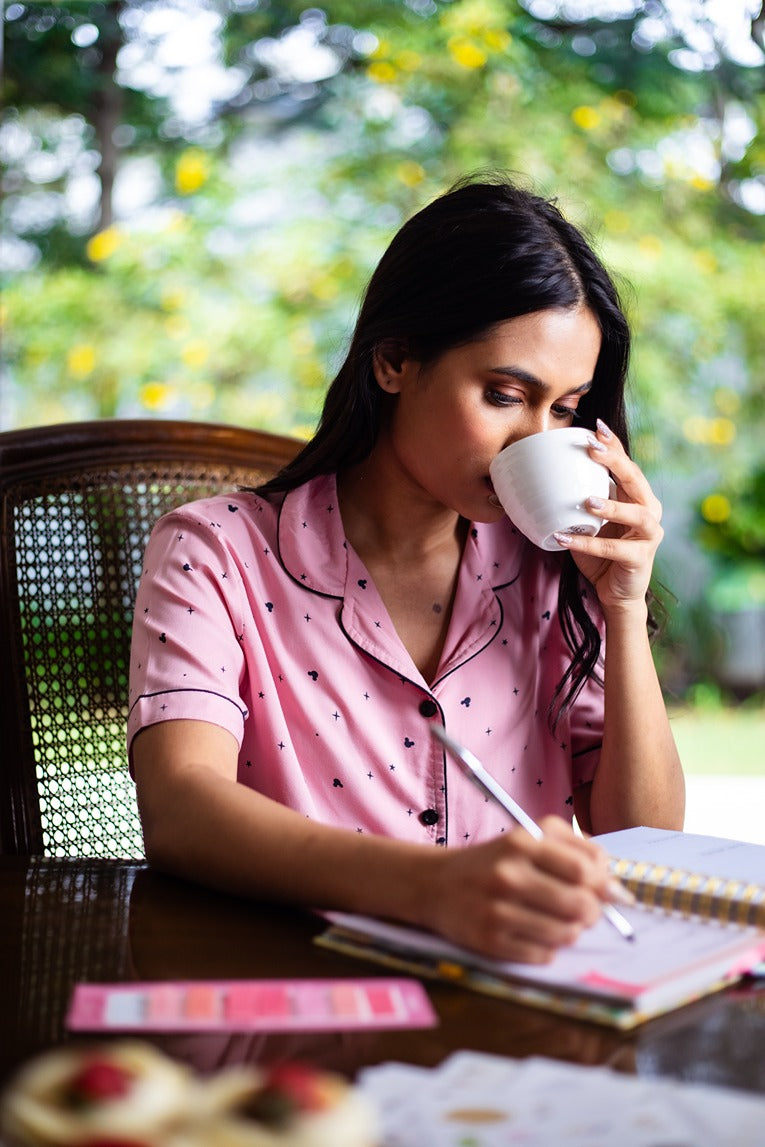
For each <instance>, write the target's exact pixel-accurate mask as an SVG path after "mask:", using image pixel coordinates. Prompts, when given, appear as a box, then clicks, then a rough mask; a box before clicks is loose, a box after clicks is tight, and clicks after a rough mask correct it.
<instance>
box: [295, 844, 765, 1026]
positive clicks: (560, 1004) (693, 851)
mask: <svg viewBox="0 0 765 1147" xmlns="http://www.w3.org/2000/svg"><path fill="white" fill-rule="evenodd" d="M598 840H599V842H600V843H601V844H602V845H603V847H604V848H606V849H607V851H608V852H609V853H610V854H611V856H612V857H613V858H614V859H613V861H612V867H613V869H614V871H615V872H617V873H618V874H619V875H620V876H622V878H623V879H625V882H626V883H628V884H629V886H630V887H631V888H632V889H633V891H635V894H636V896H637V897H638V899H639V901H642V902H641V903H638V904H637V905H636V906H635V907H634V908H628V909H621V908H620V911H623V912H624V915H626V916H627V918H628V919H629V920H630V922H631V923H632V925H633V927H634V929H635V933H636V939H635V942H634V943H633V944H625V942H624V940H623V939H622V937H621V936H619V935H618V934H617V933H616V932H615V931H614V929H612V928H610V927H609V926H608V924H607V923H606V922H605V921H604V920H601V921H599V923H598V924H596V925H595V927H594V928H590V929H588V930H587V931H586V932H584V933H583V934H582V935H581V936H580V937H579V939H578V941H577V942H576V943H575V944H573V945H571V946H570V947H568V948H563V949H561V950H560V951H559V952H558V953H556V955H555V958H554V959H553V961H552V962H551V963H550V964H546V965H543V966H537V965H529V964H518V963H512V962H502V961H496V960H489V959H485V958H483V957H481V956H479V955H478V954H476V953H474V952H470V951H468V950H467V949H464V948H460V947H458V946H457V945H454V944H451V943H449V942H448V941H446V940H444V939H443V938H441V937H439V936H436V935H433V934H432V933H428V932H423V931H420V930H418V929H415V928H409V927H406V926H403V925H399V924H394V923H390V922H387V921H383V920H377V919H372V918H369V917H361V916H350V915H347V914H343V913H330V914H329V920H330V928H329V929H328V930H327V931H325V932H324V933H322V934H321V935H320V936H318V937H317V939H316V943H318V944H319V945H321V946H323V947H327V948H331V949H333V950H335V951H341V952H344V953H345V954H347V955H350V956H355V957H359V958H361V959H366V960H373V961H375V962H376V963H380V964H383V965H384V966H386V967H388V968H395V969H398V970H400V971H406V972H408V973H410V974H412V973H414V974H417V975H420V976H422V977H425V978H432V979H442V980H443V979H450V980H452V981H453V982H454V983H457V984H460V985H462V986H463V987H466V988H469V989H472V990H474V991H480V992H484V993H487V994H490V995H495V996H500V997H504V998H508V999H512V1000H515V1001H518V1002H522V1003H526V1004H529V1005H531V1006H534V1007H538V1008H544V1009H546V1010H549V1011H554V1012H559V1013H561V1014H566V1015H574V1016H578V1017H580V1018H583V1019H590V1020H594V1021H595V1022H598V1023H603V1024H607V1025H609V1026H613V1027H617V1028H623V1029H626V1028H631V1027H634V1026H636V1025H637V1024H640V1023H642V1022H644V1021H645V1020H648V1019H650V1018H652V1017H653V1016H657V1015H661V1014H662V1013H664V1012H667V1011H671V1010H673V1009H675V1008H678V1007H680V1006H682V1005H683V1004H686V1003H690V1002H691V1001H693V1000H695V999H698V998H700V997H702V996H705V995H708V994H710V993H711V992H714V991H719V990H720V989H722V988H724V987H725V986H727V985H728V984H731V983H734V982H735V981H737V980H739V979H740V978H741V977H742V976H743V975H745V974H746V973H747V972H749V971H751V970H752V969H754V968H756V967H757V966H758V965H759V964H760V962H761V961H762V960H764V959H765V931H762V930H761V929H760V928H759V927H758V926H757V925H758V924H759V923H761V922H762V915H761V906H762V904H763V901H764V900H765V847H764V846H761V845H751V844H742V843H741V842H738V841H726V840H723V839H722V838H717V837H702V836H697V835H693V834H689V833H674V832H667V831H662V830H655V829H645V828H638V829H628V830H626V831H624V832H619V833H610V834H607V835H605V836H602V837H599V838H598Z"/></svg>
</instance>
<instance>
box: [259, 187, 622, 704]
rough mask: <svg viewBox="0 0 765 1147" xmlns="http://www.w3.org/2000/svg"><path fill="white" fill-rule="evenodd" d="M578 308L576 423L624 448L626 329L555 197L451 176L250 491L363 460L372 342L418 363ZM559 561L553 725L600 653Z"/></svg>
mask: <svg viewBox="0 0 765 1147" xmlns="http://www.w3.org/2000/svg"><path fill="white" fill-rule="evenodd" d="M581 305H584V306H587V307H588V308H589V309H590V311H591V312H592V314H593V315H594V316H595V319H596V320H597V322H598V325H599V327H600V331H601V348H600V354H599V355H598V360H597V364H596V367H595V373H594V375H593V379H592V389H591V390H590V391H589V393H588V394H587V395H586V396H585V397H584V398H583V399H582V400H581V402H580V404H579V408H578V415H579V418H578V420H577V422H578V423H579V424H581V425H583V426H587V427H590V428H591V429H594V427H595V420H596V419H597V418H602V419H603V421H604V422H605V423H606V424H607V425H608V426H610V427H611V429H612V430H613V431H614V433H615V434H616V435H618V437H619V438H620V439H621V441H622V442H623V443H624V445H625V447H626V448H627V449H629V441H628V433H627V424H626V416H625V401H624V389H625V382H626V377H627V367H628V362H629V352H630V330H629V325H628V323H627V319H626V317H625V315H624V312H623V310H622V307H621V304H620V301H619V296H618V292H617V290H616V287H615V286H614V283H613V282H612V280H611V277H610V276H609V274H608V272H607V271H606V269H605V267H604V266H603V264H602V263H601V261H600V259H599V258H598V257H597V255H596V254H595V252H594V250H593V249H592V247H591V246H590V243H589V242H588V240H587V239H586V238H585V236H584V234H583V233H582V232H581V231H580V230H579V229H578V228H576V227H575V226H574V225H573V224H571V223H569V222H568V220H567V219H565V218H564V216H563V214H562V213H561V211H560V210H559V208H558V207H557V205H556V204H555V202H554V201H552V200H548V199H545V198H543V197H542V196H539V195H536V194H534V193H532V192H530V191H528V190H525V189H523V188H521V187H519V186H518V185H517V184H516V183H514V182H512V181H511V180H510V179H508V178H506V177H504V176H492V177H490V178H486V177H481V176H477V177H469V178H467V179H465V180H462V181H460V182H459V183H457V184H455V185H454V186H453V187H452V188H451V189H450V190H449V191H448V192H446V193H445V194H444V195H441V196H440V197H439V198H437V199H435V200H434V201H433V202H431V203H430V204H428V205H427V206H426V207H424V208H423V209H422V210H421V211H419V212H418V213H417V214H416V215H414V216H413V217H412V218H411V219H409V220H408V221H407V222H406V223H405V224H404V225H403V226H402V227H401V229H400V230H399V231H398V232H397V234H396V235H395V236H394V238H393V240H392V242H391V243H390V246H389V247H388V249H387V250H386V251H385V253H384V254H383V256H382V258H381V260H380V262H379V263H378V265H377V268H376V270H375V271H374V273H373V275H372V277H371V279H370V281H369V285H368V287H367V290H366V293H365V295H364V299H363V302H362V305H361V309H360V312H359V316H358V319H357V322H356V326H355V329H354V332H353V336H352V339H351V344H350V347H349V349H348V353H347V355H346V358H345V361H344V362H343V364H342V366H341V367H340V370H339V371H338V373H337V376H336V377H335V379H334V381H333V382H332V384H331V385H330V387H329V390H328V391H327V395H326V399H325V402H324V409H323V412H322V416H321V420H320V422H319V425H318V428H317V430H316V433H315V435H314V437H313V438H312V439H311V440H310V441H309V442H308V443H307V444H306V446H305V447H304V448H303V449H302V450H301V451H300V453H299V454H298V455H297V457H296V458H295V459H294V460H293V461H292V462H290V463H289V464H288V465H287V466H286V467H285V468H284V469H283V470H282V471H281V472H280V473H279V474H278V475H277V476H276V477H274V478H272V479H271V481H269V482H267V483H266V484H265V485H264V486H261V487H260V489H259V492H260V493H263V494H270V493H276V492H278V491H286V490H291V489H294V487H296V486H299V485H301V484H302V483H303V482H305V481H307V480H308V479H309V478H313V477H315V476H316V475H318V474H328V473H337V472H339V471H342V470H344V469H346V468H347V467H349V466H353V465H355V464H357V463H358V462H361V461H362V460H363V459H364V458H366V457H367V456H368V455H369V453H370V452H371V450H372V448H373V446H374V445H375V442H376V441H377V437H378V435H379V433H380V429H381V427H382V425H383V424H384V422H385V420H386V419H387V417H388V414H389V412H390V410H391V404H392V403H393V402H394V401H395V398H394V397H393V396H391V395H388V394H386V393H385V392H384V391H383V390H382V389H381V387H379V386H378V385H377V382H376V381H375V377H374V373H373V367H372V361H373V355H374V352H375V349H376V348H377V347H379V346H380V345H381V344H382V343H383V342H385V343H388V344H398V345H400V346H402V347H405V348H406V353H407V355H408V356H409V357H412V358H415V359H417V360H418V361H420V362H421V363H423V364H424V365H425V364H428V363H432V362H433V361H435V360H436V359H437V358H439V357H440V356H441V355H442V354H444V353H445V352H446V351H448V350H451V349H453V348H454V347H456V346H460V345H462V344H465V343H468V342H472V341H474V340H476V339H480V338H481V337H482V336H483V335H485V334H486V333H487V332H488V331H489V330H490V329H491V328H492V327H493V326H495V325H496V324H497V323H500V322H504V321H505V320H507V319H512V318H516V317H518V316H519V315H526V314H531V313H533V312H535V311H542V310H546V309H549V308H552V307H555V308H564V309H569V308H573V307H577V306H581ZM560 561H561V578H560V589H559V595H558V614H559V617H560V623H561V626H562V629H563V633H564V635H565V639H566V642H567V644H568V646H569V648H570V650H571V654H572V660H571V664H570V665H569V667H568V669H567V670H566V672H565V674H564V676H563V678H562V679H561V681H560V682H559V684H558V687H557V689H556V691H555V694H554V696H553V698H552V701H551V706H550V721H551V724H552V725H553V726H554V725H555V724H556V723H557V721H558V720H559V718H560V717H561V716H562V715H563V714H564V713H565V712H566V711H567V709H568V708H569V707H570V706H571V704H572V703H573V701H574V699H575V698H576V696H577V694H578V692H579V690H580V689H581V688H582V686H583V684H584V682H585V680H586V679H587V678H588V677H589V676H591V675H593V674H596V673H597V665H598V658H599V655H600V635H599V632H598V628H597V626H596V624H595V621H594V619H593V617H592V615H591V613H590V610H589V608H588V606H587V605H586V604H585V597H584V595H585V593H586V586H585V584H584V583H583V579H582V578H581V576H580V575H579V572H578V570H577V568H576V565H575V564H574V561H573V558H572V557H571V555H570V554H562V555H561V558H560ZM592 596H593V598H594V595H592Z"/></svg>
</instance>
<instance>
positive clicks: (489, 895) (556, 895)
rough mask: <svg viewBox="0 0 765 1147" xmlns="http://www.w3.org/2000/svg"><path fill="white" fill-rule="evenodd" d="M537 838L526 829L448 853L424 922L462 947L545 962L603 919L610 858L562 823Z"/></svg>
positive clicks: (547, 826) (552, 821)
mask: <svg viewBox="0 0 765 1147" xmlns="http://www.w3.org/2000/svg"><path fill="white" fill-rule="evenodd" d="M541 827H542V830H543V832H544V836H543V837H542V839H540V840H536V839H534V838H533V837H531V836H529V834H528V833H527V832H525V831H524V830H523V829H522V828H514V829H512V831H510V832H508V833H507V834H506V835H503V836H500V837H497V838H495V839H494V840H492V841H489V842H488V843H486V844H479V845H474V846H471V847H469V848H463V849H454V850H449V851H448V852H445V853H443V854H442V856H443V865H442V867H441V869H440V879H439V881H438V886H437V887H435V888H434V889H433V896H432V899H431V901H430V903H429V904H428V906H427V910H426V916H427V918H426V919H425V920H424V921H423V922H424V923H425V924H427V926H428V927H430V928H431V929H432V930H433V931H436V932H439V933H440V934H441V935H443V936H446V937H447V938H448V939H450V940H453V941H454V942H455V943H458V944H461V945H463V946H465V947H468V948H472V949H474V950H476V951H478V952H481V953H482V954H484V955H486V956H492V957H494V958H496V959H501V960H514V961H523V962H524V963H534V964H543V963H547V962H549V961H550V960H551V959H552V957H553V956H554V954H555V951H556V949H558V948H560V947H561V946H563V945H565V944H572V943H573V942H574V940H576V938H577V936H578V935H579V933H580V932H581V931H582V929H584V928H587V927H589V926H590V925H592V924H594V923H595V922H596V920H597V919H598V917H599V916H600V912H601V908H602V904H603V901H604V899H606V898H608V895H609V883H610V882H609V876H608V868H607V859H606V856H605V853H603V851H602V850H601V849H600V848H599V847H598V846H597V845H595V844H593V843H592V842H590V841H585V840H582V839H581V838H580V837H577V836H575V835H574V832H573V831H572V829H571V826H570V825H568V824H567V823H566V822H565V821H563V820H561V819H560V818H559V817H555V816H550V817H546V818H545V819H544V820H543V821H542V822H541Z"/></svg>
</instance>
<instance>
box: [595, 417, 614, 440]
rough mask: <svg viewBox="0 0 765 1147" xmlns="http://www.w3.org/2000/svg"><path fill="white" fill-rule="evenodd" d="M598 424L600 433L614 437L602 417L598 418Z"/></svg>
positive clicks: (606, 436) (607, 436)
mask: <svg viewBox="0 0 765 1147" xmlns="http://www.w3.org/2000/svg"><path fill="white" fill-rule="evenodd" d="M596 425H597V427H598V434H602V435H603V437H604V438H612V437H613V434H612V432H611V431H610V430H609V429H608V427H607V426H606V424H605V422H604V421H603V419H602V418H599V419H598V420H597V422H596Z"/></svg>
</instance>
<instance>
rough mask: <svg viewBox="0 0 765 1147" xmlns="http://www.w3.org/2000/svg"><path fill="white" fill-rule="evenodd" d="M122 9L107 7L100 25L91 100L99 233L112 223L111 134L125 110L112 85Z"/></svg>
mask: <svg viewBox="0 0 765 1147" xmlns="http://www.w3.org/2000/svg"><path fill="white" fill-rule="evenodd" d="M122 8H123V3H122V0H120V2H119V3H112V4H109V5H108V12H107V14H106V18H105V19H104V21H103V23H102V24H101V26H100V36H99V44H98V47H99V50H100V52H101V61H100V63H99V66H98V79H99V84H98V88H97V90H96V93H95V98H94V101H93V126H94V128H95V131H96V140H97V142H98V150H99V153H100V155H101V162H100V163H99V165H98V177H99V180H100V181H101V199H100V211H99V218H98V230H99V231H103V230H104V228H106V227H110V226H111V224H112V223H113V221H114V208H113V203H112V198H113V193H114V177H115V174H116V170H117V147H116V145H115V142H114V134H115V131H116V129H117V127H118V126H119V125H120V123H121V122H122V112H123V107H124V93H123V91H122V88H121V87H119V85H118V84H117V83H116V82H115V74H116V71H117V53H118V52H119V50H120V48H121V47H122V45H123V43H124V40H123V37H122V28H121V26H120V22H119V16H120V13H121V11H122Z"/></svg>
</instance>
